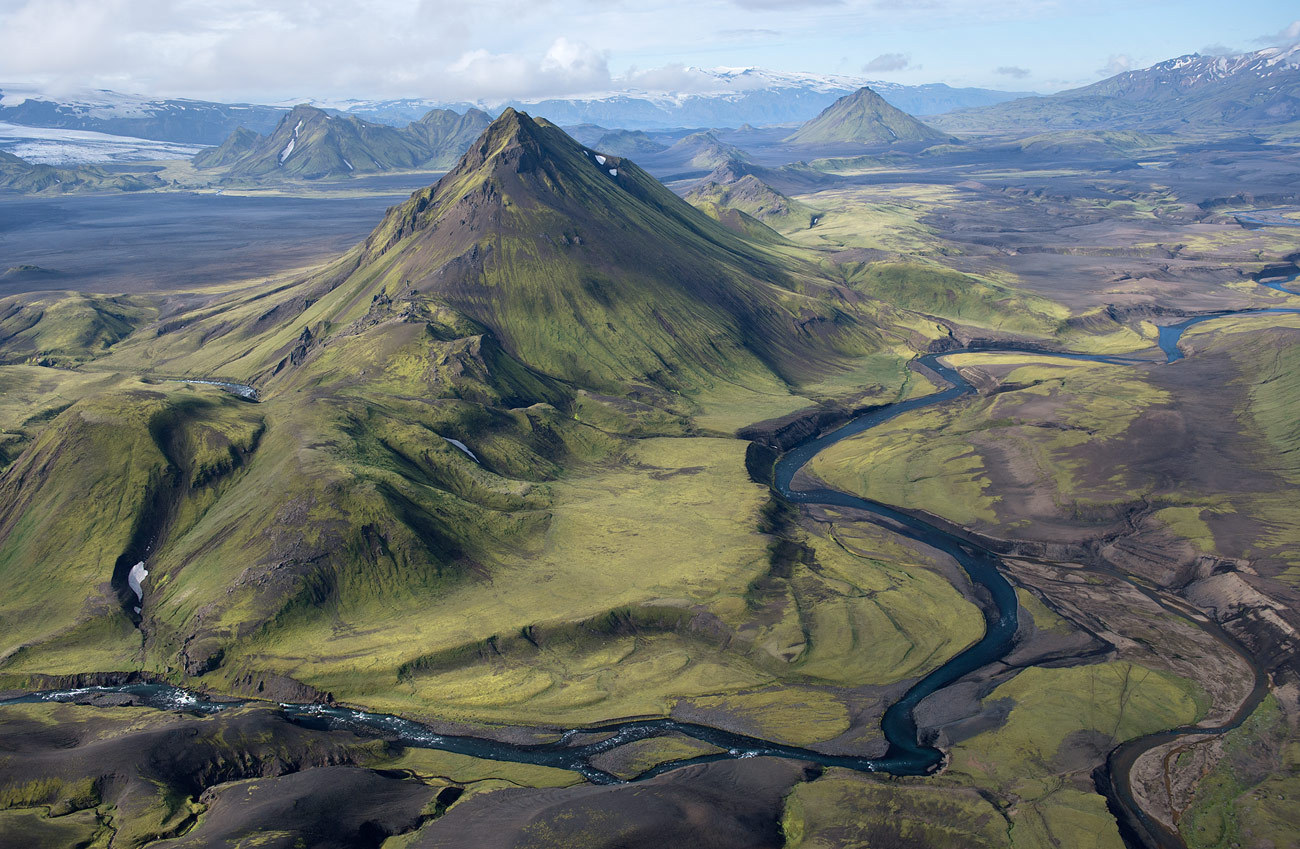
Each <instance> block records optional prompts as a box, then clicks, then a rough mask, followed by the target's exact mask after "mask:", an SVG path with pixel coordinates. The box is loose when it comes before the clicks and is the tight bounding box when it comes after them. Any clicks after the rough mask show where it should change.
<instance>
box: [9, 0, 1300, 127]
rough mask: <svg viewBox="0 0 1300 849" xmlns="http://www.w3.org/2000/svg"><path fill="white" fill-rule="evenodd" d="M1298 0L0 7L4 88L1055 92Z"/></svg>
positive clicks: (285, 95) (1260, 38) (153, 0)
mask: <svg viewBox="0 0 1300 849" xmlns="http://www.w3.org/2000/svg"><path fill="white" fill-rule="evenodd" d="M1296 18H1297V6H1296V4H1295V2H1294V0H1237V2H1227V3H1225V2H1223V0H600V2H592V0H0V82H3V83H10V84H12V83H34V84H38V85H42V86H44V87H46V88H47V89H50V90H53V91H58V90H63V91H71V90H75V89H78V88H85V87H95V88H112V89H116V90H119V91H126V92H138V93H144V94H151V95H165V96H189V97H200V98H212V99H226V100H247V101H262V102H272V101H279V100H292V99H298V98H305V97H313V98H322V99H329V98H345V97H366V98H378V97H412V96H415V97H432V98H440V99H446V100H458V99H466V100H476V99H487V100H491V99H493V98H505V97H512V98H513V97H519V98H523V97H533V96H545V95H557V96H558V95H567V94H579V93H586V92H592V91H600V90H605V89H609V88H621V87H628V86H634V87H640V88H650V89H670V90H672V89H689V88H690V87H691V86H693V85H697V84H698V81H697V80H695V79H694V78H692V77H691V75H690V74H688V73H685V72H684V71H683V68H684V67H686V66H699V67H716V66H733V67H735V66H760V67H765V68H771V69H775V70H783V71H811V72H818V73H835V74H851V75H865V76H867V77H869V78H872V79H883V80H893V81H896V82H901V83H909V84H916V83H925V82H945V83H949V84H950V85H963V86H964V85H971V86H983V87H990V88H1001V89H1009V90H1016V91H1043V92H1047V91H1055V90H1059V89H1062V88H1069V87H1073V86H1077V85H1083V84H1086V83H1089V82H1093V81H1095V80H1097V79H1100V78H1102V77H1103V76H1108V75H1110V74H1113V73H1116V72H1118V71H1121V70H1125V69H1128V68H1137V67H1144V66H1146V65H1150V64H1152V63H1154V62H1158V61H1160V60H1162V59H1166V58H1170V57H1172V56H1177V55H1181V54H1184V53H1191V52H1198V51H1199V52H1236V51H1245V50H1257V49H1259V48H1261V47H1263V46H1266V45H1270V44H1278V43H1286V42H1295V41H1297V40H1300V20H1296Z"/></svg>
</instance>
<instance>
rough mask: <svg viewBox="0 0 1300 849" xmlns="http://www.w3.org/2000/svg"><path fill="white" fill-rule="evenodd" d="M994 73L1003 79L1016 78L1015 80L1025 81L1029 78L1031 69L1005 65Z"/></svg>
mask: <svg viewBox="0 0 1300 849" xmlns="http://www.w3.org/2000/svg"><path fill="white" fill-rule="evenodd" d="M994 73H995V74H998V75H1000V76H1003V77H1014V78H1015V79H1018V80H1023V79H1024V78H1025V77H1027V76H1029V69H1028V68H1021V67H1018V66H1016V65H1003V66H1002V67H1000V68H998V69H997V70H995V71H994Z"/></svg>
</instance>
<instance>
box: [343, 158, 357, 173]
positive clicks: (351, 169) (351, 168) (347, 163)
mask: <svg viewBox="0 0 1300 849" xmlns="http://www.w3.org/2000/svg"><path fill="white" fill-rule="evenodd" d="M343 164H344V165H346V166H348V170H349V171H355V170H357V169H355V168H353V167H352V163H351V162H348V161H347V160H346V159H345V160H343Z"/></svg>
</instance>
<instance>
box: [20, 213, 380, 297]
mask: <svg viewBox="0 0 1300 849" xmlns="http://www.w3.org/2000/svg"><path fill="white" fill-rule="evenodd" d="M404 197H405V196H404V195H393V196H382V197H356V198H345V199H329V200H325V199H314V198H313V199H306V198H288V197H256V198H248V197H233V196H227V195H210V194H208V195H200V194H147V195H122V194H116V195H109V194H105V195H94V196H85V195H81V196H71V197H51V198H45V197H40V198H34V197H3V198H0V271H3V270H4V269H8V268H18V267H21V266H39V267H41V268H42V269H47V270H48V271H49V272H51V273H46V274H12V275H8V276H5V277H0V297H4V296H6V295H14V294H17V293H19V292H31V291H40V290H49V289H76V290H79V291H88V292H107V293H119V292H151V291H164V290H174V289H181V288H189V287H194V286H203V285H209V284H214V283H224V282H227V281H230V280H241V279H247V278H250V277H255V276H260V275H270V274H274V273H275V272H277V271H283V270H286V269H290V268H297V267H300V266H303V265H308V264H310V263H312V262H316V261H323V260H325V259H330V258H333V257H335V256H337V255H338V254H339V253H341V252H342V251H344V250H347V249H348V248H350V247H352V246H353V245H355V244H356V243H357V242H359V241H361V239H362V238H364V237H365V236H366V234H367V233H369V232H370V231H371V229H373V228H374V226H375V222H376V221H378V220H379V219H380V218H382V217H383V214H384V210H385V209H387V208H388V207H390V206H392V205H393V204H394V203H397V202H398V200H399V199H401V198H404Z"/></svg>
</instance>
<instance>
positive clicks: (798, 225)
mask: <svg viewBox="0 0 1300 849" xmlns="http://www.w3.org/2000/svg"><path fill="white" fill-rule="evenodd" d="M686 200H687V201H689V202H690V203H691V204H693V205H694V206H696V207H699V208H705V207H708V206H714V207H719V208H724V209H734V210H736V211H738V212H743V213H745V214H746V215H747V216H750V217H752V218H755V219H757V220H758V221H761V222H763V223H764V224H766V225H768V226H769V227H773V228H775V229H778V230H787V231H788V230H800V229H804V230H806V229H807V228H808V227H809V226H810V225H811V223H812V220H813V218H814V217H815V216H816V215H817V212H816V210H814V209H813V208H812V207H810V206H808V205H807V204H803V203H800V202H799V201H797V200H794V199H793V198H791V197H787V196H786V195H784V194H782V193H781V192H778V191H777V190H776V189H774V188H772V187H771V186H769V185H768V184H767V183H764V182H763V181H762V180H760V179H759V178H758V177H756V176H754V175H753V174H745V175H744V176H742V177H739V178H738V179H727V178H726V177H724V176H722V175H721V174H720V173H715V174H711V175H710V176H709V177H707V178H705V179H704V180H702V181H701V182H700V184H699V185H697V186H696V187H695V188H693V189H691V191H690V193H689V194H687V195H686Z"/></svg>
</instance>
